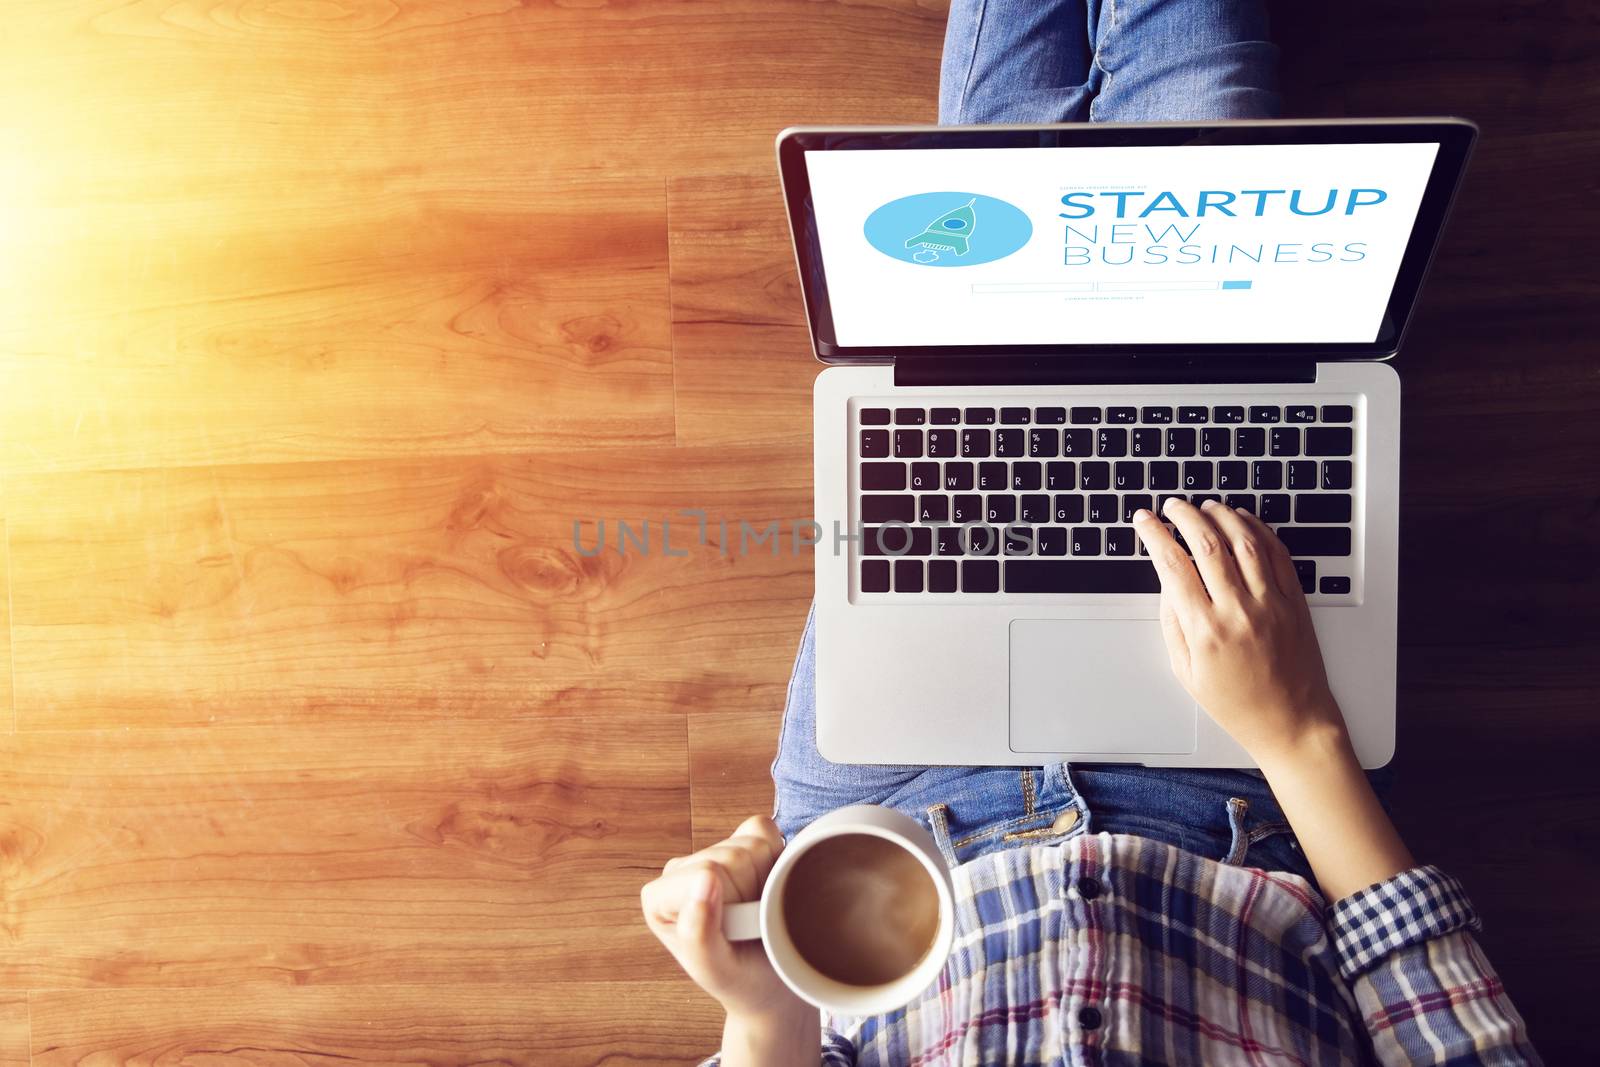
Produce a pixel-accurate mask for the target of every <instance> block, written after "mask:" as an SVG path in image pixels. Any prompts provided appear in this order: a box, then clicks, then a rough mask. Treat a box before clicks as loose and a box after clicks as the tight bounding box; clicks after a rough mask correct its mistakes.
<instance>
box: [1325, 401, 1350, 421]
mask: <svg viewBox="0 0 1600 1067" xmlns="http://www.w3.org/2000/svg"><path fill="white" fill-rule="evenodd" d="M1322 421H1323V422H1355V421H1356V409H1355V408H1353V407H1351V406H1350V405H1349V404H1324V405H1322Z"/></svg>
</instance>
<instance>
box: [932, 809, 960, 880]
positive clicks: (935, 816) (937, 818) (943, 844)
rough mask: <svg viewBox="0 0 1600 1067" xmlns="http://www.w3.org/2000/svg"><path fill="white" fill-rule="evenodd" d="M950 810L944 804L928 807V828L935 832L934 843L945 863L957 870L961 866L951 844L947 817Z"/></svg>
mask: <svg viewBox="0 0 1600 1067" xmlns="http://www.w3.org/2000/svg"><path fill="white" fill-rule="evenodd" d="M949 810H950V809H949V808H947V807H945V806H944V805H943V804H933V805H930V806H929V807H928V828H929V829H930V830H932V831H933V842H934V844H936V845H938V846H939V852H940V853H941V854H942V855H943V856H944V861H945V863H947V864H949V866H950V867H952V868H955V867H959V866H961V862H960V861H959V860H957V859H956V850H955V847H954V846H953V845H951V844H950V820H949V818H948V817H947V813H948V812H949Z"/></svg>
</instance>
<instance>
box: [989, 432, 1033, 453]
mask: <svg viewBox="0 0 1600 1067" xmlns="http://www.w3.org/2000/svg"><path fill="white" fill-rule="evenodd" d="M1027 447H1028V435H1027V431H1025V430H1016V429H1008V430H996V431H995V432H994V454H995V455H997V456H1005V457H1006V458H1007V459H1017V458H1019V457H1020V456H1021V455H1022V453H1023V450H1024V449H1026V448H1027Z"/></svg>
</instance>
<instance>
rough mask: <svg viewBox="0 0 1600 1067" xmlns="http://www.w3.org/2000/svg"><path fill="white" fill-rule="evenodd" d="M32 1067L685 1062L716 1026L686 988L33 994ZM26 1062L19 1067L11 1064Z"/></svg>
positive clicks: (705, 1048) (706, 1001) (543, 985)
mask: <svg viewBox="0 0 1600 1067" xmlns="http://www.w3.org/2000/svg"><path fill="white" fill-rule="evenodd" d="M33 1012H34V1038H33V1063H34V1067H75V1065H78V1064H84V1063H92V1064H130V1065H134V1064H152V1063H191V1064H214V1063H224V1062H227V1063H244V1064H252V1065H255V1067H303V1065H304V1064H305V1063H307V1062H308V1061H312V1062H315V1061H320V1060H323V1059H330V1060H338V1061H339V1062H341V1063H343V1062H355V1063H361V1064H372V1065H378V1064H397V1065H399V1064H417V1063H427V1064H435V1065H439V1067H471V1065H475V1064H484V1063H499V1064H516V1065H519V1067H520V1065H526V1067H547V1065H548V1067H567V1065H571V1067H593V1065H595V1064H602V1063H603V1064H606V1065H607V1067H610V1065H613V1064H615V1065H617V1067H622V1065H624V1064H640V1065H646V1064H648V1065H651V1067H660V1065H662V1064H693V1063H697V1062H699V1060H700V1059H701V1058H703V1057H704V1056H706V1055H708V1054H709V1053H711V1052H713V1051H715V1049H716V1047H717V1043H718V1039H719V1038H720V1036H721V1025H722V1016H721V1012H720V1011H719V1010H717V1007H716V1004H715V1003H714V1002H713V1001H712V1000H711V998H709V997H707V996H706V995H705V994H703V993H700V992H699V991H698V990H696V989H695V988H694V987H693V986H691V985H689V984H688V982H687V980H685V981H682V982H673V981H642V982H629V983H628V985H627V987H626V995H618V987H617V986H616V985H615V984H612V983H607V982H570V983H562V984H560V985H555V984H553V983H549V982H541V981H537V980H533V981H521V982H516V983H511V984H506V985H498V986H465V985H449V984H443V985H431V984H430V985H423V984H417V985H377V986H363V987H348V986H346V987H306V988H298V989H289V988H283V987H261V986H253V987H243V988H240V989H229V990H224V989H196V990H154V989H137V990H130V989H118V990H95V991H92V992H48V993H37V994H35V995H34V1007H33ZM23 1062H26V1061H23Z"/></svg>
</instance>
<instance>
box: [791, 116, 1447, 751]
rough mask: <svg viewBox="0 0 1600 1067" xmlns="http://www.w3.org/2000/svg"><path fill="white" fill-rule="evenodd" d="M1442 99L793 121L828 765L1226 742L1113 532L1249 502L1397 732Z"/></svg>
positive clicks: (1223, 745) (1365, 740)
mask: <svg viewBox="0 0 1600 1067" xmlns="http://www.w3.org/2000/svg"><path fill="white" fill-rule="evenodd" d="M1475 134H1476V130H1475V128H1474V127H1473V126H1472V125H1471V124H1470V123H1467V122H1464V121H1460V120H1456V119H1406V120H1385V121H1339V122H1239V123H1218V124H1211V125H1136V126H1135V125H1125V126H1112V125H1065V126H1048V127H1021V126H1009V127H944V128H934V127H929V128H895V129H887V128H873V129H821V128H796V129H790V130H785V131H784V132H783V133H782V134H780V135H779V138H778V159H779V167H780V171H781V173H782V177H783V186H784V196H785V200H786V202H787V206H788V212H789V221H790V225H791V228H792V232H793V234H794V240H795V250H796V255H797V258H798V262H799V269H800V278H801V281H802V285H803V288H804V293H805V303H806V313H807V317H808V319H809V322H810V328H811V336H812V342H813V345H814V347H815V350H816V354H817V358H818V359H820V360H821V361H823V362H824V363H827V364H829V367H828V369H827V370H825V371H823V373H822V374H821V375H820V376H819V377H818V378H817V382H816V390H815V408H816V412H815V419H816V519H817V522H818V523H819V524H820V526H821V527H822V535H821V537H822V541H821V544H819V545H818V547H817V552H816V582H817V590H816V596H817V677H816V694H817V743H818V746H819V748H820V749H821V751H822V754H823V755H824V756H826V757H827V758H829V759H831V760H834V761H836V762H842V763H945V764H999V765H1004V764H1037V763H1042V762H1049V761H1054V760H1064V759H1065V760H1079V761H1116V762H1136V763H1143V764H1149V765H1166V766H1208V767H1245V766H1250V760H1249V758H1248V756H1247V755H1246V754H1245V752H1244V751H1243V749H1241V748H1240V747H1239V746H1238V745H1237V744H1236V743H1235V742H1234V741H1233V740H1231V739H1230V738H1229V737H1228V736H1227V735H1226V734H1225V733H1224V732H1223V731H1222V730H1221V729H1220V728H1219V727H1217V726H1216V725H1215V724H1214V723H1213V722H1212V721H1211V720H1210V718H1209V717H1207V716H1206V715H1205V713H1204V712H1203V711H1202V710H1201V709H1199V708H1198V707H1196V705H1195V704H1194V702H1193V700H1191V699H1190V698H1189V696H1188V695H1187V694H1186V693H1185V692H1184V691H1183V690H1182V688H1180V687H1179V685H1178V684H1177V682H1176V681H1175V680H1174V678H1173V676H1172V672H1171V670H1170V669H1169V667H1168V663H1167V656H1166V653H1165V650H1164V648H1163V644H1162V638H1161V630H1160V624H1159V621H1158V615H1157V607H1158V596H1157V589H1158V586H1157V581H1156V576H1155V572H1154V569H1153V568H1152V567H1151V565H1150V563H1149V561H1148V559H1147V558H1145V557H1144V556H1143V554H1142V550H1141V548H1140V546H1139V543H1138V540H1137V538H1136V537H1135V536H1134V532H1133V529H1132V526H1131V523H1130V518H1131V516H1132V513H1133V512H1134V511H1135V510H1136V509H1138V508H1140V507H1147V508H1150V509H1152V510H1154V511H1156V513H1157V514H1160V505H1161V503H1162V502H1163V500H1164V498H1165V497H1168V496H1173V495H1181V496H1184V497H1186V498H1188V499H1190V500H1192V501H1195V502H1200V501H1202V500H1204V499H1205V498H1206V497H1208V496H1211V497H1217V498H1219V499H1221V500H1224V501H1226V502H1227V503H1228V504H1230V505H1232V506H1235V507H1244V508H1249V509H1251V510H1253V511H1255V512H1256V514H1258V515H1260V516H1261V517H1262V518H1263V519H1265V520H1266V522H1267V523H1269V524H1270V525H1271V526H1273V527H1274V528H1275V529H1276V530H1277V532H1278V535H1279V536H1280V537H1281V538H1282V539H1283V541H1284V542H1285V544H1287V545H1288V546H1289V549H1290V551H1291V553H1292V554H1293V556H1294V558H1295V561H1296V563H1295V565H1296V569H1297V570H1298V571H1299V574H1300V579H1301V583H1302V585H1303V587H1304V588H1305V590H1306V592H1307V594H1308V595H1309V596H1310V601H1311V605H1312V615H1313V617H1314V618H1315V621H1316V627H1317V633H1318V636H1319V637H1320V639H1321V642H1322V649H1323V654H1324V656H1325V658H1326V661H1327V666H1328V672H1329V676H1330V678H1331V681H1332V684H1333V688H1334V692H1335V693H1336V695H1337V696H1338V698H1339V703H1340V706H1341V707H1342V708H1343V709H1344V713H1345V717H1346V719H1347V720H1348V722H1349V727H1350V732H1351V735H1352V737H1353V739H1354V742H1355V747H1356V751H1357V753H1358V754H1359V756H1360V758H1361V761H1362V763H1363V764H1364V765H1366V766H1368V767H1376V766H1380V765H1382V764H1384V763H1386V762H1387V761H1388V760H1389V758H1390V756H1391V754H1392V753H1393V750H1394V734H1395V731H1394V722H1395V619H1396V599H1397V593H1398V575H1397V573H1396V569H1397V567H1396V564H1397V557H1398V545H1397V540H1398V517H1399V506H1400V486H1399V459H1400V383H1399V379H1398V378H1397V377H1396V375H1395V371H1394V369H1393V366H1392V363H1391V361H1392V360H1393V359H1394V357H1395V355H1396V353H1397V351H1398V350H1399V347H1400V343H1401V340H1402V338H1403V337H1404V335H1405V329H1406V323H1407V320H1408V319H1409V318H1410V315H1411V311H1412V307H1413V305H1414V304H1415V302H1416V299H1417V294H1418V291H1419V289H1420V287H1421V285H1422V280H1423V276H1424V275H1425V274H1426V272H1427V268H1428V264H1429V261H1430V259H1431V258H1432V256H1433V253H1434V249H1435V247H1436V245H1437V243H1438V239H1439V234H1440V230H1441V228H1442V227H1443V225H1444V221H1445V217H1446V215H1447V213H1448V211H1449V207H1450V203H1451V200H1452V198H1453V197H1454V194H1455V190H1456V187H1457V185H1458V182H1459V180H1460V177H1461V173H1462V170H1463V168H1464V166H1465V164H1466V160H1467V157H1468V155H1469V153H1470V151H1471V147H1472V142H1473V139H1474V137H1475Z"/></svg>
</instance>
